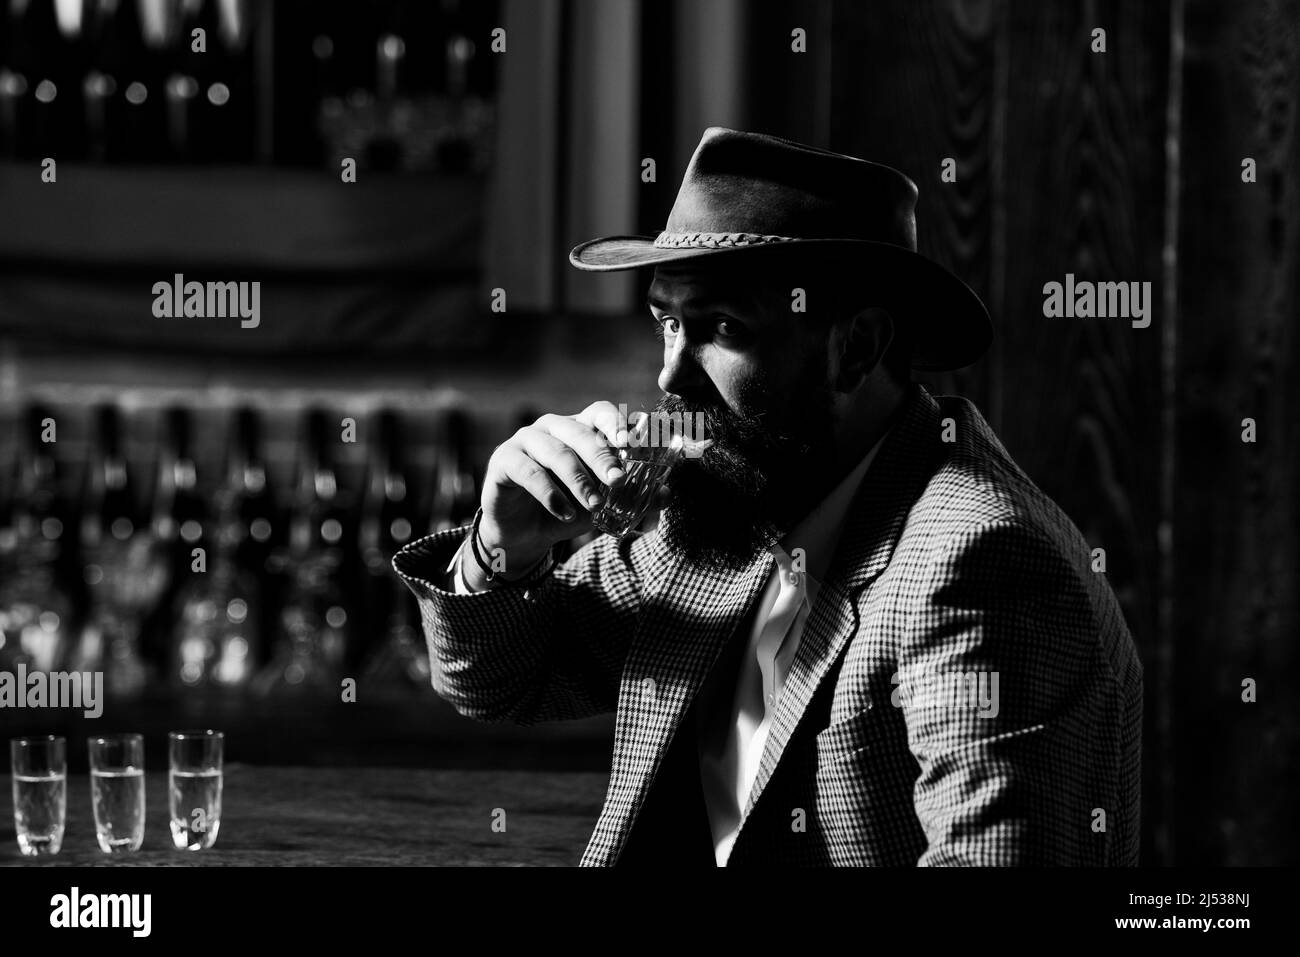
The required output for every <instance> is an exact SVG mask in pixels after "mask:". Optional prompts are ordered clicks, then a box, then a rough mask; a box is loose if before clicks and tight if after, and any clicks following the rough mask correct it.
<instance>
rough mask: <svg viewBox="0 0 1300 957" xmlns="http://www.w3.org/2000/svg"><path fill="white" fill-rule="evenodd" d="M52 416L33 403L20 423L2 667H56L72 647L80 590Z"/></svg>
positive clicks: (2, 531) (5, 544) (0, 550)
mask: <svg viewBox="0 0 1300 957" xmlns="http://www.w3.org/2000/svg"><path fill="white" fill-rule="evenodd" d="M52 423H53V420H52V419H51V418H50V415H49V412H48V410H47V409H45V408H43V407H41V406H32V407H31V408H29V409H28V410H27V412H26V414H25V415H24V416H23V418H22V420H21V421H20V423H19V431H20V433H21V435H20V439H19V441H18V442H16V443H14V445H13V448H14V449H15V451H16V453H17V454H16V455H15V457H14V459H13V470H12V473H11V480H10V481H9V482H8V483H7V489H6V491H7V493H8V494H7V499H6V502H5V509H4V512H5V514H4V515H3V516H2V517H0V671H8V672H10V673H13V672H14V670H15V667H16V666H17V665H18V664H23V665H24V666H26V668H27V669H28V670H29V671H37V670H39V671H54V670H56V669H58V668H59V667H60V666H61V665H62V664H63V661H64V659H65V657H66V656H67V655H68V654H69V653H70V651H71V648H70V644H71V639H70V637H69V636H70V633H71V628H72V618H73V610H74V602H73V598H72V595H73V589H72V588H71V582H70V580H69V569H68V555H69V549H67V548H66V547H65V543H64V533H65V531H66V530H67V529H68V526H67V523H66V518H67V513H66V510H65V508H64V503H63V500H62V498H61V496H60V494H59V467H58V460H57V459H56V458H55V456H54V454H53V448H54V446H53V443H51V442H47V441H45V438H46V437H54V435H55V434H56V433H53V432H52V431H50V429H52V427H53V426H52Z"/></svg>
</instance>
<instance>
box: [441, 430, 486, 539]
mask: <svg viewBox="0 0 1300 957" xmlns="http://www.w3.org/2000/svg"><path fill="white" fill-rule="evenodd" d="M470 428H471V423H470V418H469V415H468V414H467V413H466V412H465V411H464V410H462V409H452V410H451V411H449V412H448V413H447V415H446V418H445V419H444V420H443V435H442V440H441V442H439V443H438V445H437V451H436V453H435V455H436V459H435V463H434V491H433V508H432V514H431V515H430V527H429V530H430V531H432V532H441V531H444V530H446V529H448V528H457V527H459V526H461V525H466V524H468V523H469V522H471V521H473V519H474V513H475V512H476V511H478V505H479V502H478V483H477V481H476V478H475V474H474V466H473V455H472V445H471V441H470Z"/></svg>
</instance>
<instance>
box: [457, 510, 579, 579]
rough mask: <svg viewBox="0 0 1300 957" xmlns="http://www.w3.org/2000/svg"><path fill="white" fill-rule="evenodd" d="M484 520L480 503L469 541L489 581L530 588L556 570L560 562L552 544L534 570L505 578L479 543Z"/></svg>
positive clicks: (475, 558) (479, 565)
mask: <svg viewBox="0 0 1300 957" xmlns="http://www.w3.org/2000/svg"><path fill="white" fill-rule="evenodd" d="M482 520H483V506H481V505H480V506H479V509H478V511H477V512H475V513H474V524H473V526H471V528H470V530H469V543H470V551H472V552H473V553H474V561H476V562H478V567H479V568H481V569H482V570H483V576H484V577H485V578H486V579H487V580H488V581H490V582H499V583H500V587H502V588H528V587H531V586H533V585H535V584H537V583H538V582H539V581H541V580H542V579H544V578H546V577H547V576H548V575H550V574H551V572H553V571H555V569H556V566H558V565H559V564H560V563H559V562H558V561H556V560H555V546H554V545H552V546H551V547H550V548H548V549H547V550H546V554H545V555H543V556H542V557H541V558H540V559H538V561H537V563H536V564H535V565H534V566H533V569H534V570H533V571H530V572H529V573H528V574H527V575H524V576H523V577H522V578H515V579H510V578H503V577H502V576H501V572H499V571H497V570H496V569H494V568H493V567H492V565H491V563H489V562H488V561H487V560H486V556H485V552H486V549H484V548H483V547H482V546H481V545H480V544H479V534H478V531H479V523H480V522H481V521H482ZM547 559H550V561H549V562H548V561H547Z"/></svg>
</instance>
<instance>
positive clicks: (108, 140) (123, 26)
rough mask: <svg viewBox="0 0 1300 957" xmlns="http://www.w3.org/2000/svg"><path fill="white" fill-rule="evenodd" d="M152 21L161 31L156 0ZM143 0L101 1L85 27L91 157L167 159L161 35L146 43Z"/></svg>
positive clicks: (136, 160) (148, 160)
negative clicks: (86, 33) (87, 50)
mask: <svg viewBox="0 0 1300 957" xmlns="http://www.w3.org/2000/svg"><path fill="white" fill-rule="evenodd" d="M151 2H152V6H151V7H150V10H151V20H150V22H155V23H158V24H159V27H158V28H157V29H158V30H161V29H163V27H162V24H163V23H165V21H164V20H163V19H162V17H163V13H162V12H161V10H159V9H157V8H158V0H151ZM144 6H145V4H142V2H141V0H98V2H97V4H96V6H95V12H94V16H93V17H92V18H91V19H90V21H89V23H88V27H87V31H88V35H89V37H90V49H91V52H90V58H89V59H90V66H89V70H88V71H87V73H86V76H85V78H84V80H83V82H82V88H83V90H84V92H85V109H86V127H87V135H88V138H89V144H90V155H91V157H92V158H94V159H104V160H106V161H108V162H153V163H159V162H162V161H163V160H164V159H165V158H166V153H167V140H166V135H165V125H164V122H165V121H164V118H165V111H164V105H165V104H164V97H163V81H164V78H165V76H166V73H165V69H164V67H165V63H164V62H163V57H162V53H161V47H160V44H161V42H162V41H161V39H157V40H155V41H154V42H153V43H152V44H151V43H149V42H147V41H146V35H145V26H144V22H143V20H142V18H141V11H142V9H143V8H144Z"/></svg>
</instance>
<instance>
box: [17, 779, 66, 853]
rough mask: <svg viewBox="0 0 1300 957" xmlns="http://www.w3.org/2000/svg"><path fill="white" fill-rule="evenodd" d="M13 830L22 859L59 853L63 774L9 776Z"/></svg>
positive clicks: (61, 828) (62, 811)
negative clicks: (12, 808)
mask: <svg viewBox="0 0 1300 957" xmlns="http://www.w3.org/2000/svg"><path fill="white" fill-rule="evenodd" d="M13 796H14V829H15V831H16V832H17V836H18V850H19V851H20V852H22V855H23V856H24V857H38V856H44V855H50V854H57V853H59V849H60V848H61V847H62V846H63V826H64V821H65V819H66V814H67V805H68V776H67V775H66V774H46V775H31V774H15V775H14V776H13Z"/></svg>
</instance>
